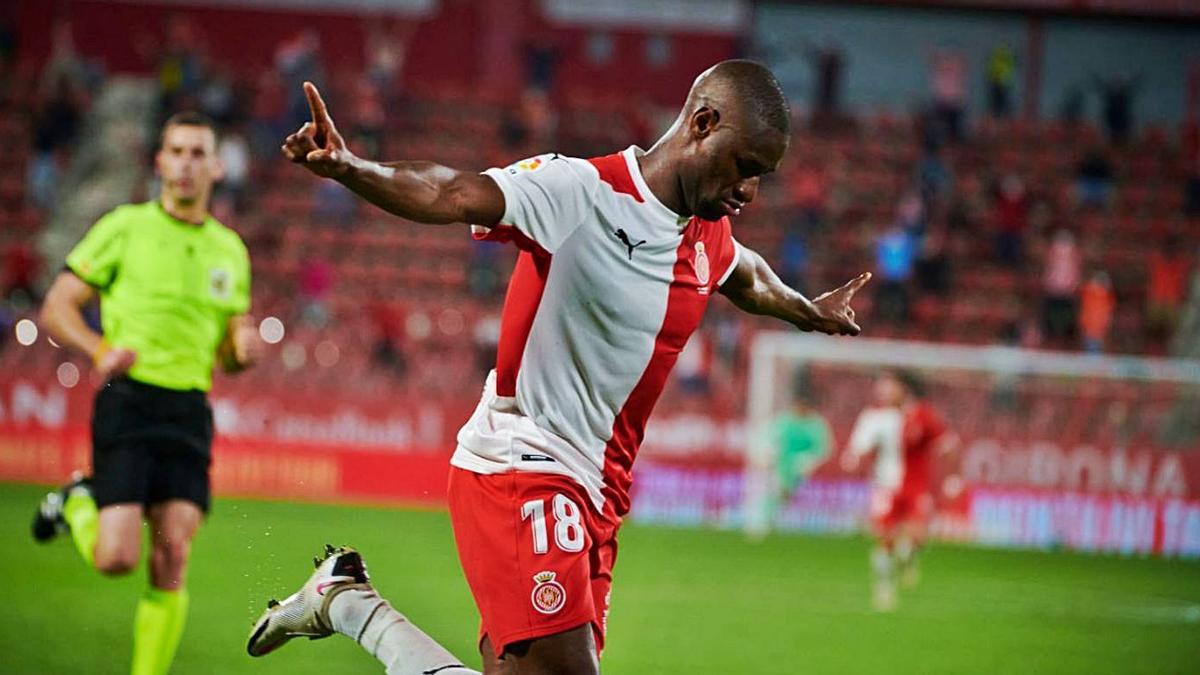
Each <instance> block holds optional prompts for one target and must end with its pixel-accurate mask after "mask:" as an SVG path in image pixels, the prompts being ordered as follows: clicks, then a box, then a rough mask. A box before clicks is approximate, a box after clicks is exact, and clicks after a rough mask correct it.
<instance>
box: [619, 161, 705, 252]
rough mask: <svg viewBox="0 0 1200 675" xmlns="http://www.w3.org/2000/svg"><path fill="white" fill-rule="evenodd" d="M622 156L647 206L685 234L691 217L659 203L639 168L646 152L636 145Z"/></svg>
mask: <svg viewBox="0 0 1200 675" xmlns="http://www.w3.org/2000/svg"><path fill="white" fill-rule="evenodd" d="M621 154H622V155H624V156H625V165H626V166H627V167H628V168H629V175H630V176H631V177H632V178H633V185H634V187H636V188H637V191H638V192H639V193H641V195H642V199H643V200H644V201H645V203H646V205H647V206H648V207H650V208H651V209H653V210H654V212H655V213H657V214H658V215H660V216H661V217H662V218H663V219H666V220H670V221H671V222H673V223H675V227H676V228H678V230H679V231H680V232H683V231H684V229H686V228H687V224H688V223H689V222H691V220H692V219H691V218H690V217H686V216H681V215H679V214H678V213H675V212H674V211H672V210H671V209H669V208H667V205H666V204H663V203H662V202H660V201H658V197H655V196H654V193H653V192H652V191H651V190H650V186H648V185H646V179H645V178H642V169H641V167H639V166H638V162H637V158H638V157H639V156H641V155H644V154H646V151H645V150H643V149H641V148H639V147H638V146H636V145H631V146H629V147H628V148H625V150H624V152H622V153H621Z"/></svg>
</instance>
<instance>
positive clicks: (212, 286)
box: [208, 267, 233, 300]
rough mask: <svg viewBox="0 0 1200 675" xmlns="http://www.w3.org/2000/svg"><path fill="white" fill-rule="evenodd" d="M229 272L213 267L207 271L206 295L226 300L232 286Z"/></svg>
mask: <svg viewBox="0 0 1200 675" xmlns="http://www.w3.org/2000/svg"><path fill="white" fill-rule="evenodd" d="M232 285H233V284H232V282H231V281H230V279H229V270H227V269H223V268H221V267H214V268H212V269H211V270H209V271H208V294H209V295H211V296H212V297H214V298H217V299H218V300H228V299H229V294H230V291H231V290H232V289H231V286H232Z"/></svg>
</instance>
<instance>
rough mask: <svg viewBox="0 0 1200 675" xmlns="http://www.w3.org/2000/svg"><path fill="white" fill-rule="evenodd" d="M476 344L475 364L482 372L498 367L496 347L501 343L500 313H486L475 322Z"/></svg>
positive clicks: (474, 334) (474, 336)
mask: <svg viewBox="0 0 1200 675" xmlns="http://www.w3.org/2000/svg"><path fill="white" fill-rule="evenodd" d="M472 337H473V342H474V345H475V364H476V368H477V369H478V371H479V372H481V373H486V372H488V371H489V370H491V369H492V368H495V367H496V349H497V347H499V345H500V315H499V314H496V313H495V312H492V313H488V314H485V315H483V316H481V317H480V318H479V320H478V321H476V322H475V330H474V331H473V333H472Z"/></svg>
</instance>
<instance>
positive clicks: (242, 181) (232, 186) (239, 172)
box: [216, 127, 250, 212]
mask: <svg viewBox="0 0 1200 675" xmlns="http://www.w3.org/2000/svg"><path fill="white" fill-rule="evenodd" d="M217 156H218V157H219V158H220V160H221V165H222V166H223V167H224V168H225V178H224V179H223V180H222V181H221V183H220V184H219V185H218V186H217V195H216V201H218V202H220V201H227V202H229V204H230V205H231V206H232V207H233V210H234V211H235V212H241V210H242V209H243V208H244V206H245V203H246V182H247V181H248V180H249V178H250V145H249V143H247V142H246V137H245V136H244V135H243V134H242V131H241V129H240V128H238V127H235V128H233V129H230V130H228V131H226V132H224V133H222V134H221V141H220V143H219V145H218V146H217Z"/></svg>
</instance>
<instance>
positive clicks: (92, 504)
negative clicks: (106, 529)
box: [63, 492, 99, 566]
mask: <svg viewBox="0 0 1200 675" xmlns="http://www.w3.org/2000/svg"><path fill="white" fill-rule="evenodd" d="M63 518H64V519H66V521H67V525H70V526H71V539H72V540H73V541H74V542H75V548H76V549H77V550H78V551H79V555H81V556H83V559H84V560H86V561H87V564H88V565H89V566H91V565H92V564H93V562H94V561H95V558H96V530H97V528H98V527H99V525H98V523H99V520H98V519H99V511H98V510H97V509H96V500H94V499H92V496H91V495H89V494H87V493H86V492H71V493H68V494H67V501H66V502H64V503H63Z"/></svg>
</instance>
